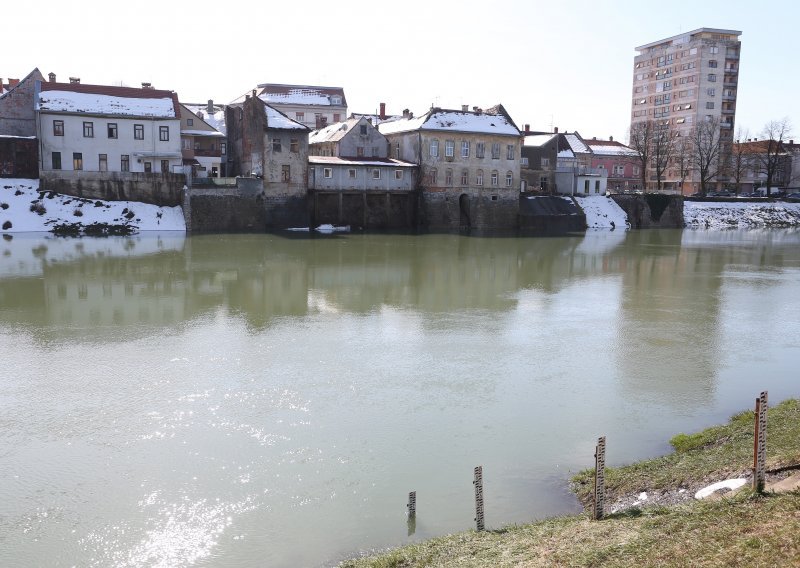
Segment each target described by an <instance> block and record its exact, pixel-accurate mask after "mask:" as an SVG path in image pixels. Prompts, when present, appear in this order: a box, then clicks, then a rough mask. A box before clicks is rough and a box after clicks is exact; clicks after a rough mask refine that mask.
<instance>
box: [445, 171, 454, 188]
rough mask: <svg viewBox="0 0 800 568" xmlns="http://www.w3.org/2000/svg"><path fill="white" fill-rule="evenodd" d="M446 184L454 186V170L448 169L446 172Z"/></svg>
mask: <svg viewBox="0 0 800 568" xmlns="http://www.w3.org/2000/svg"><path fill="white" fill-rule="evenodd" d="M444 184H445V185H453V170H451V169H447V170H445V172H444Z"/></svg>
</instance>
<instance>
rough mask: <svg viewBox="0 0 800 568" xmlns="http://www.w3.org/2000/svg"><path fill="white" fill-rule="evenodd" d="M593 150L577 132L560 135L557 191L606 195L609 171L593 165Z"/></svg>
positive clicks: (571, 193) (584, 194) (557, 161)
mask: <svg viewBox="0 0 800 568" xmlns="http://www.w3.org/2000/svg"><path fill="white" fill-rule="evenodd" d="M590 164H591V150H590V149H589V146H588V145H587V144H586V143H585V142H584V140H583V138H582V137H581V135H580V134H578V133H577V132H575V133H572V134H568V133H567V134H561V135H559V137H558V155H557V157H556V172H555V178H556V184H555V192H556V193H558V194H561V195H583V196H587V195H605V193H606V190H607V181H608V172H607V171H606V170H604V169H602V168H592V167H591V165H590Z"/></svg>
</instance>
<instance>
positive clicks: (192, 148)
mask: <svg viewBox="0 0 800 568" xmlns="http://www.w3.org/2000/svg"><path fill="white" fill-rule="evenodd" d="M197 106H198V105H192V106H191V107H190V106H189V105H186V104H181V155H182V158H183V165H184V167H186V168H188V170H189V173H190V175H191V178H192V179H198V178H218V177H223V176H224V175H225V166H226V159H227V157H226V152H227V142H226V138H225V133H224V132H220V131H219V130H218V129H217V128H216V127H215V126H212V124H211V122H209V121H206V120H205V116H209V117H211V118H210V120H211V121H212V122H214V123H215V124H217V125H219V123H220V121H218V120H214V119H213V117H214V116H215V115H216V114H217V113H220V114H224V111H217V109H216V108H215V107H214V101H208V105H207V106H206V108H205V112H204V111H203V110H196V108H197ZM222 124H223V125H224V120H223V121H222Z"/></svg>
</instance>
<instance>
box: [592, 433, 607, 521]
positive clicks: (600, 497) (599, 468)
mask: <svg viewBox="0 0 800 568" xmlns="http://www.w3.org/2000/svg"><path fill="white" fill-rule="evenodd" d="M605 476H606V437H605V436H603V437H602V438H599V439H598V440H597V447H596V448H595V452H594V511H593V515H592V516H593V517H594V519H595V520H596V521H599V520H600V519H602V518H603V514H604V512H603V508H604V505H605V500H606V477H605Z"/></svg>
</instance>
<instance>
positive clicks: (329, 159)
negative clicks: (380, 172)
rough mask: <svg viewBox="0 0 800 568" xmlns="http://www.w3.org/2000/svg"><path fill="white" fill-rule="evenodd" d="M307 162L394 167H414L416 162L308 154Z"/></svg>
mask: <svg viewBox="0 0 800 568" xmlns="http://www.w3.org/2000/svg"><path fill="white" fill-rule="evenodd" d="M308 163H309V164H319V165H326V164H333V165H353V166H391V167H396V168H415V167H417V164H415V163H413V162H406V161H404V160H397V159H395V158H359V159H352V158H340V157H338V156H309V157H308Z"/></svg>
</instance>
